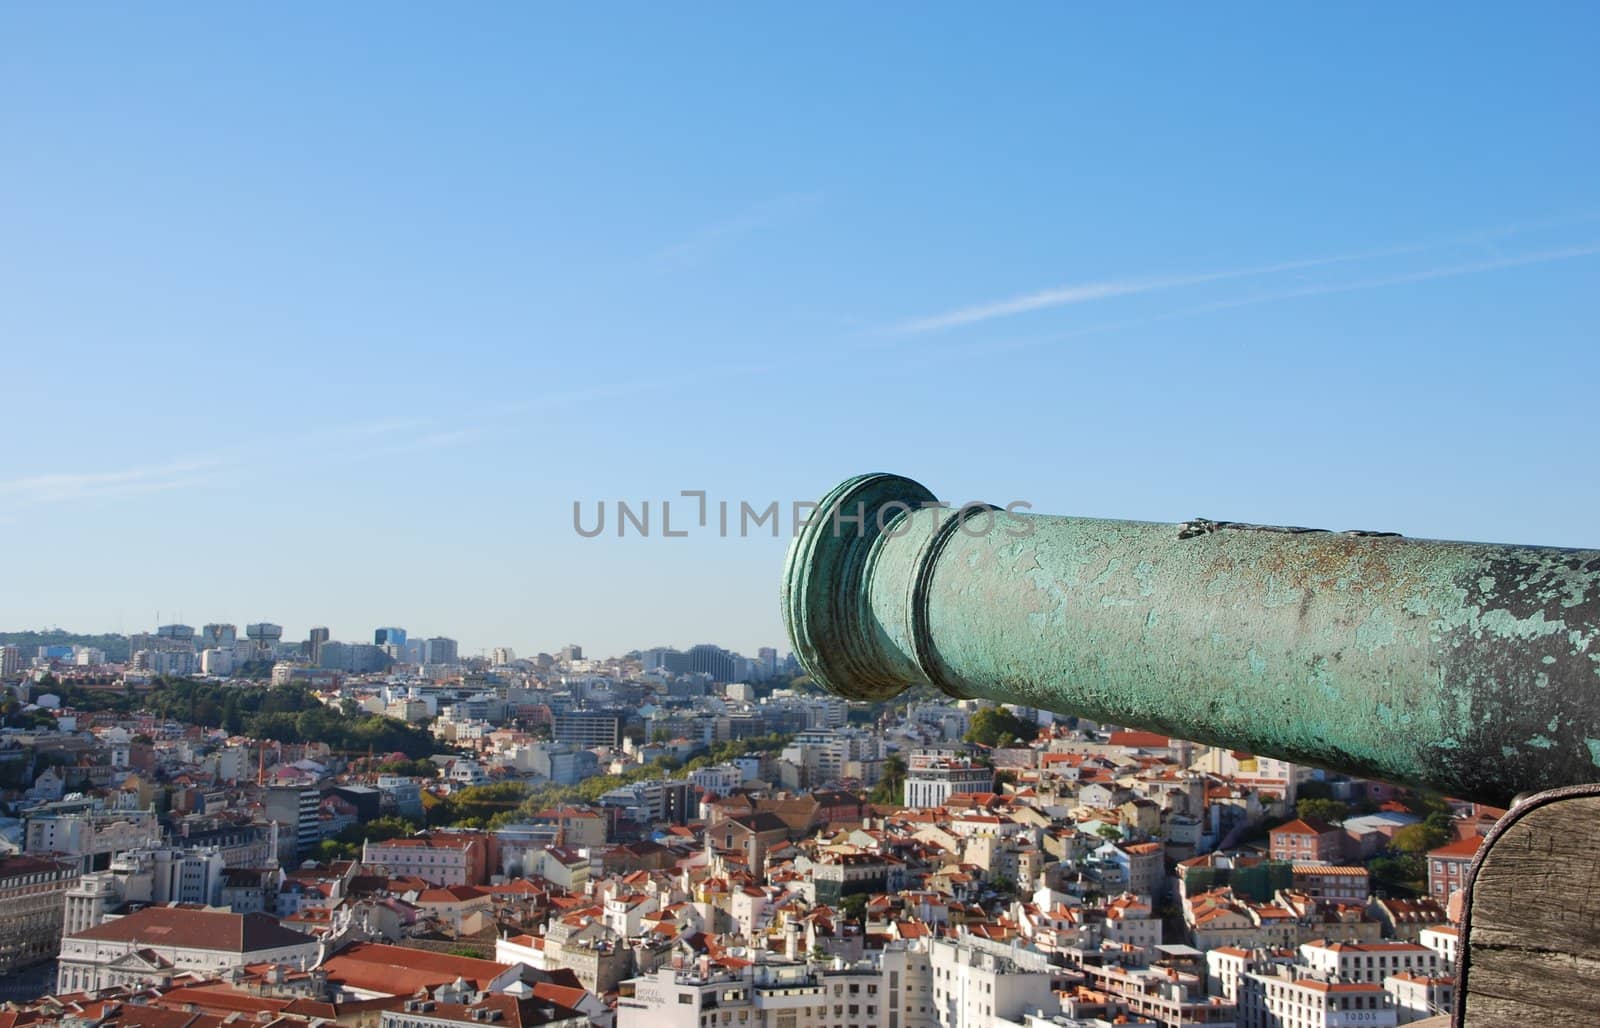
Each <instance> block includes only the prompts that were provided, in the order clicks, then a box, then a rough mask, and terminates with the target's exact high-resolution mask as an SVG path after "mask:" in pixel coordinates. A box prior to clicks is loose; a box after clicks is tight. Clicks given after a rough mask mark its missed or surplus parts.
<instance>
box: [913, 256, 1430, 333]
mask: <svg viewBox="0 0 1600 1028" xmlns="http://www.w3.org/2000/svg"><path fill="white" fill-rule="evenodd" d="M1403 252H1406V251H1405V248H1391V249H1387V250H1367V251H1363V252H1361V253H1347V254H1335V255H1333V256H1329V257H1309V258H1305V259H1302V260H1295V261H1284V262H1282V263H1279V264H1264V265H1260V266H1257V267H1252V268H1230V269H1228V270H1226V271H1210V272H1203V273H1200V274H1193V275H1171V276H1167V277H1165V278H1145V279H1125V280H1122V281H1112V282H1087V283H1081V284H1078V285H1065V286H1059V287H1057V288H1054V289H1041V290H1039V291H1038V292H1035V293H1026V294H1024V295H1022V296H1013V297H1011V298H1009V299H1006V300H996V301H994V302H991V303H981V304H977V305H975V306H971V307H960V308H957V309H956V310H951V311H945V312H944V313H942V314H935V315H933V316H932V317H927V318H917V319H915V320H912V321H907V322H904V323H902V324H900V325H897V326H895V327H894V328H893V329H892V331H893V332H894V333H895V334H897V335H921V334H923V333H927V332H937V331H940V330H941V329H947V328H956V327H958V326H961V325H973V324H977V323H978V322H983V321H993V320H995V319H996V318H1006V317H1010V316H1011V315H1014V314H1027V313H1030V312H1032V311H1041V310H1048V309H1050V308H1052V307H1066V306H1070V305H1072V304H1079V303H1090V302H1092V301H1095V300H1108V299H1111V298H1113V297H1118V296H1135V295H1138V294H1140V293H1153V292H1156V291H1158V290H1163V289H1178V288H1182V287H1184V286H1197V285H1204V284H1206V283H1208V282H1224V281H1227V280H1228V279H1238V278H1254V277H1259V276H1263V275H1277V274H1282V273H1284V272H1289V271H1302V270H1305V269H1307V268H1317V267H1325V266H1328V265H1332V264H1344V263H1348V262H1350V261H1360V260H1372V259H1375V258H1378V257H1393V256H1396V255H1397V254H1400V253H1403Z"/></svg>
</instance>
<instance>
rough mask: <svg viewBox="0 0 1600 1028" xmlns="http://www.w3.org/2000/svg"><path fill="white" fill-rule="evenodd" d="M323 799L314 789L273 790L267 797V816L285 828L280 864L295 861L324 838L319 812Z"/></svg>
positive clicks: (280, 839)
mask: <svg viewBox="0 0 1600 1028" xmlns="http://www.w3.org/2000/svg"><path fill="white" fill-rule="evenodd" d="M321 803H322V795H321V794H320V793H318V792H317V790H315V789H301V788H299V787H298V786H273V787H271V788H269V789H268V790H267V793H266V808H267V816H268V817H270V818H271V819H272V820H274V821H276V822H278V824H279V825H281V826H282V827H281V828H280V829H279V831H278V856H279V859H280V860H283V861H285V862H286V863H287V862H290V861H293V860H294V859H296V858H297V857H299V856H300V855H301V854H303V853H305V852H306V851H307V850H309V849H311V847H313V846H315V845H316V844H317V842H318V841H319V840H320V838H321V832H322V826H321V821H320V818H319V816H318V810H319V808H320V805H321Z"/></svg>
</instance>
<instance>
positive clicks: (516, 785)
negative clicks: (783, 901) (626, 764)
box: [424, 733, 794, 829]
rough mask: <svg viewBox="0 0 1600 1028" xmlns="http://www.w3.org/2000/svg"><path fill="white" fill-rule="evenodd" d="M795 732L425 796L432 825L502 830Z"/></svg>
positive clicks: (772, 747)
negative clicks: (612, 768)
mask: <svg viewBox="0 0 1600 1028" xmlns="http://www.w3.org/2000/svg"><path fill="white" fill-rule="evenodd" d="M792 738H794V737H793V736H791V735H783V734H779V733H773V734H771V735H763V736H758V737H756V738H753V739H737V740H730V741H728V742H724V743H718V744H717V745H715V746H713V747H711V749H709V750H708V751H706V752H705V753H702V754H700V755H699V756H697V757H695V758H693V759H692V760H689V761H688V762H683V761H679V760H675V759H673V758H672V757H663V758H661V759H660V760H655V761H651V762H650V763H649V764H646V765H644V766H643V767H636V768H633V769H631V770H629V771H626V772H624V773H623V774H620V775H594V776H592V777H590V778H586V779H584V780H583V781H581V782H578V783H577V784H576V785H556V784H553V783H550V784H545V785H538V786H530V785H528V784H526V783H524V782H496V783H494V784H492V785H476V786H471V787H469V788H466V789H461V790H458V791H456V792H454V793H451V794H450V795H449V796H445V797H439V798H436V799H432V798H430V799H425V800H424V802H433V806H432V807H430V808H429V810H428V824H430V825H432V826H435V827H438V826H442V825H454V826H458V827H473V828H491V829H492V828H499V827H501V826H503V825H507V824H512V823H515V822H517V821H521V820H523V819H525V818H527V817H530V816H532V815H533V814H537V813H539V812H540V811H542V810H548V809H550V808H551V807H555V806H558V805H560V804H573V803H594V802H596V801H598V800H599V799H600V797H601V796H604V795H605V794H606V793H608V792H610V791H611V790H612V789H619V788H621V787H622V786H624V785H628V784H631V783H633V782H639V781H644V780H646V779H650V778H684V777H687V776H688V774H689V773H690V772H691V771H695V770H698V769H699V768H702V767H710V766H712V765H715V764H721V763H724V762H725V761H729V760H732V759H733V758H734V757H741V756H744V755H745V754H748V753H760V752H765V753H776V752H778V751H779V750H782V749H783V747H785V746H787V745H788V744H789V741H790V740H791V739H792Z"/></svg>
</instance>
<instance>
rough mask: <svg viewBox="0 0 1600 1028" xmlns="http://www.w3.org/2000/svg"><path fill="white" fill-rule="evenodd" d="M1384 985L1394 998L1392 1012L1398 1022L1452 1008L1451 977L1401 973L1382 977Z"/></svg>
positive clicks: (1433, 1015) (1439, 1012) (1447, 1010)
mask: <svg viewBox="0 0 1600 1028" xmlns="http://www.w3.org/2000/svg"><path fill="white" fill-rule="evenodd" d="M1383 987H1384V989H1386V990H1387V991H1388V993H1389V995H1390V996H1392V997H1394V1009H1395V1014H1396V1016H1397V1018H1398V1020H1399V1022H1400V1023H1401V1024H1410V1023H1411V1022H1413V1021H1421V1020H1422V1019H1424V1018H1428V1017H1437V1016H1438V1015H1440V1014H1448V1013H1450V1012H1451V1011H1452V1010H1453V1009H1455V1002H1456V980H1455V979H1454V978H1449V977H1439V976H1431V977H1430V976H1428V975H1419V974H1409V973H1405V972H1402V973H1400V974H1397V975H1390V976H1389V977H1388V978H1385V979H1384V980H1383Z"/></svg>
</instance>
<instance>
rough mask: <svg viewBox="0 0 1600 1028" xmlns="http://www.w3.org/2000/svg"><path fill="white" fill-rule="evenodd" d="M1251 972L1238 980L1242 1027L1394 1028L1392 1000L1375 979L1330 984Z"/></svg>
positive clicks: (1290, 975) (1285, 974) (1290, 974)
mask: <svg viewBox="0 0 1600 1028" xmlns="http://www.w3.org/2000/svg"><path fill="white" fill-rule="evenodd" d="M1278 970H1279V973H1277V974H1262V973H1258V972H1247V973H1246V974H1244V975H1242V976H1241V977H1240V979H1239V1012H1238V1025H1239V1028H1346V1026H1355V1025H1359V1026H1362V1028H1395V1026H1396V1025H1398V1024H1399V1023H1400V1021H1399V1013H1398V1011H1396V1009H1395V1005H1394V1000H1393V998H1391V997H1390V995H1389V994H1388V993H1387V992H1385V991H1384V988H1383V986H1382V985H1381V984H1379V983H1377V982H1329V981H1322V980H1320V979H1317V978H1295V977H1293V972H1292V971H1290V970H1289V969H1288V968H1279V969H1278Z"/></svg>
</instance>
